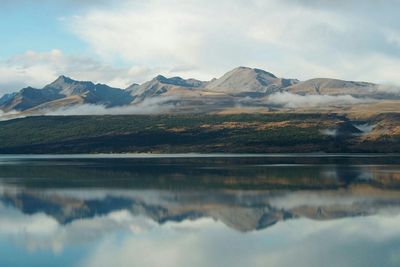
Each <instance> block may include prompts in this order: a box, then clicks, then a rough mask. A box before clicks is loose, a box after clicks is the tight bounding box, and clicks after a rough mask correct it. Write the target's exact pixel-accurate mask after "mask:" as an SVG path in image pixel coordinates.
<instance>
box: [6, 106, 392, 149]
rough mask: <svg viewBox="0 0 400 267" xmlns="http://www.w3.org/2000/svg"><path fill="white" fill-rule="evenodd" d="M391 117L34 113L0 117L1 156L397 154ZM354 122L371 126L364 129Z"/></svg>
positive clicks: (390, 115)
mask: <svg viewBox="0 0 400 267" xmlns="http://www.w3.org/2000/svg"><path fill="white" fill-rule="evenodd" d="M398 121H399V115H398V114H386V115H381V116H376V117H373V118H369V119H368V120H363V121H354V119H353V120H352V121H350V120H349V119H348V118H346V117H345V116H341V115H335V114H331V115H323V114H284V113H275V114H267V115H266V114H240V115H118V116H38V117H28V118H22V119H14V120H10V121H3V122H0V140H1V143H0V153H120V152H122V153H125V152H153V153H178V152H179V153H182V152H183V153H188V152H203V153H205V152H221V153H222V152H234V153H267V152H322V151H324V152H399V151H400V149H399V148H400V145H399V144H400V131H399V130H400V128H399V126H398V125H397V124H398V123H397V122H398ZM361 124H362V125H368V124H371V125H373V126H371V127H367V128H371V129H369V130H368V132H363V131H362V130H360V128H358V127H356V126H357V125H361ZM364 128H365V127H364ZM361 129H362V128H361Z"/></svg>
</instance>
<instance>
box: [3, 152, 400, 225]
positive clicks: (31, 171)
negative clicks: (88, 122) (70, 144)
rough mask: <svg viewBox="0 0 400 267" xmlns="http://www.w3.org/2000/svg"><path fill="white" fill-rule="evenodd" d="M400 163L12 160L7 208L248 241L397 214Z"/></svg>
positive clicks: (6, 177) (7, 170)
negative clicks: (207, 229) (284, 229)
mask: <svg viewBox="0 0 400 267" xmlns="http://www.w3.org/2000/svg"><path fill="white" fill-rule="evenodd" d="M398 160H399V159H398V158H396V157H392V158H389V157H386V158H382V157H376V158H375V157H370V158H342V157H338V158H325V159H321V158H313V157H303V158H294V157H293V158H291V157H287V158H283V157H281V158H279V159H278V158H203V159H196V158H193V159H184V158H175V159H174V158H170V159H165V158H164V159H155V158H153V159H89V158H86V159H69V160H67V159H62V160H61V159H48V160H22V161H20V160H6V161H4V160H3V161H0V189H1V190H0V201H1V203H3V204H5V205H7V206H12V207H15V208H17V209H18V210H20V211H22V212H23V213H25V214H37V213H45V214H47V215H49V216H51V217H53V218H55V219H56V220H57V221H58V222H59V223H60V224H69V223H71V222H73V221H76V220H79V219H89V220H90V219H91V218H95V217H98V216H106V215H108V214H110V213H112V212H115V211H120V210H127V211H129V212H130V213H131V214H133V215H137V216H145V217H147V218H151V219H152V220H154V221H155V222H158V223H160V224H163V223H166V222H171V221H174V222H181V221H184V220H195V219H198V218H213V219H215V220H218V221H221V222H223V223H224V224H225V225H227V226H229V227H231V228H233V229H236V230H238V231H242V232H246V231H251V230H257V229H263V228H266V227H268V226H270V225H273V224H275V223H277V222H279V221H285V220H288V219H292V218H298V217H306V218H310V219H315V220H330V219H336V218H344V217H352V216H363V215H371V214H376V213H380V212H384V211H387V210H389V209H390V210H393V209H395V210H397V209H399V208H400V191H399V190H398V189H399V188H400V170H399V165H397V164H398ZM382 161H384V162H387V164H386V165H381V164H382ZM278 162H279V163H280V164H277V163H278ZM388 164H389V165H388Z"/></svg>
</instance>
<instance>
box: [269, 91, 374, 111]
mask: <svg viewBox="0 0 400 267" xmlns="http://www.w3.org/2000/svg"><path fill="white" fill-rule="evenodd" d="M371 101H372V100H371V99H366V98H355V97H353V96H351V95H338V96H332V95H298V94H292V93H287V92H284V93H275V94H273V95H271V96H269V98H268V103H270V104H274V105H279V106H283V107H285V108H318V107H326V106H347V105H353V104H361V103H368V102H371Z"/></svg>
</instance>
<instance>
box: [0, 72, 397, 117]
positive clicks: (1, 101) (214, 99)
mask: <svg viewBox="0 0 400 267" xmlns="http://www.w3.org/2000/svg"><path fill="white" fill-rule="evenodd" d="M280 93H284V94H280ZM274 94H276V95H274ZM271 95H274V96H275V98H274V97H273V96H272V97H271ZM316 95H317V96H322V97H315V96H316ZM325 96H327V97H325ZM337 96H346V97H345V98H343V97H342V98H339V97H337ZM276 97H278V100H277V98H276ZM354 98H355V99H354ZM274 99H275V101H274ZM343 99H345V100H346V101H344V100H343ZM145 100H150V102H145ZM292 102H295V103H294V104H293V103H292ZM399 102H400V89H399V88H388V87H384V86H381V85H379V84H373V83H367V82H354V81H344V80H338V79H329V78H317V79H311V80H307V81H302V82H301V81H299V80H296V79H285V78H279V77H277V76H275V75H274V74H272V73H270V72H267V71H264V70H260V69H253V68H248V67H239V68H236V69H233V70H231V71H229V72H227V73H226V74H224V75H223V76H222V77H220V78H218V79H213V80H211V81H208V82H205V81H200V80H196V79H183V78H181V77H172V78H167V77H165V76H162V75H159V76H157V77H155V78H154V79H152V80H150V81H148V82H145V83H143V84H141V85H139V84H136V83H135V84H132V85H131V86H129V87H128V88H126V89H125V90H123V89H118V88H113V87H109V86H107V85H104V84H94V83H92V82H90V81H75V80H72V79H71V78H68V77H65V76H60V77H59V78H58V79H57V80H55V81H54V82H52V83H51V84H49V85H47V86H45V87H44V88H42V89H35V88H32V87H27V88H24V89H22V90H21V91H19V92H16V93H11V94H7V95H4V96H3V97H1V98H0V110H1V111H3V112H5V113H7V112H10V111H17V112H23V113H22V115H24V116H29V115H32V114H43V113H44V112H45V111H47V110H55V109H62V108H70V107H72V106H76V105H82V104H92V105H101V106H104V107H106V108H111V107H117V106H128V105H136V104H139V105H147V104H148V103H150V104H152V105H159V104H160V103H162V105H167V106H169V107H170V108H168V110H169V111H170V112H171V113H212V112H232V113H238V112H246V110H247V112H269V111H271V110H273V111H277V110H280V111H286V110H287V107H295V108H292V109H291V111H292V112H293V111H294V110H295V111H297V112H306V111H307V112H309V111H313V112H314V111H315V112H324V111H325V112H333V111H335V112H339V111H344V110H348V109H349V108H354V107H360V106H361V105H362V104H365V103H367V104H369V105H375V106H376V104H379V105H380V107H379V108H378V106H377V107H376V109H377V110H378V111H379V110H390V111H391V112H392V111H395V112H398V111H400V110H399V109H400V108H399V107H400V103H399ZM154 103H156V104H154ZM288 103H289V104H288ZM310 103H311V105H310ZM315 103H316V104H315ZM381 106H384V108H383V109H382V107H381ZM388 107H390V108H388ZM363 109H365V108H364V106H363ZM154 110H158V109H157V108H155V109H154ZM162 110H165V109H162ZM249 110H250V111H249ZM356 110H357V112H358V113H359V109H356ZM40 111H41V112H40ZM361 112H363V111H361ZM11 113H12V112H10V113H9V114H11Z"/></svg>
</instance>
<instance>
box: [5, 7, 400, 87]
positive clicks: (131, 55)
mask: <svg viewBox="0 0 400 267" xmlns="http://www.w3.org/2000/svg"><path fill="white" fill-rule="evenodd" d="M399 12H400V0H362V1H361V0H347V1H345V0H335V1H329V0H319V1H318V0H315V1H312V0H220V1H215V0H169V1H166V0H119V1H111V0H0V21H1V23H0V94H4V93H8V92H12V91H15V90H19V89H21V88H22V87H25V86H28V85H29V86H33V87H39V88H40V87H42V86H44V85H46V84H48V83H50V82H51V81H53V80H54V79H56V78H57V76H59V75H66V76H70V77H72V78H74V79H77V80H91V81H93V82H100V83H106V84H109V85H111V86H115V87H121V88H125V87H127V86H129V85H130V84H132V83H142V82H144V81H147V80H149V79H151V78H153V77H154V76H156V75H158V74H163V75H166V76H182V77H184V78H198V79H202V80H209V79H212V78H214V77H219V76H221V75H223V74H224V73H225V72H227V71H229V70H230V69H233V68H235V67H238V66H248V67H257V68H261V69H264V70H267V71H270V72H272V73H274V74H275V75H277V76H279V77H285V78H298V79H300V80H306V79H309V78H315V77H330V78H339V79H346V80H357V81H369V82H376V83H383V84H389V85H399V84H400V75H399V71H400V20H399V19H398V13H399Z"/></svg>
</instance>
